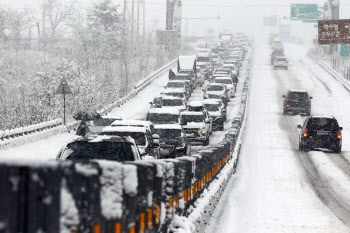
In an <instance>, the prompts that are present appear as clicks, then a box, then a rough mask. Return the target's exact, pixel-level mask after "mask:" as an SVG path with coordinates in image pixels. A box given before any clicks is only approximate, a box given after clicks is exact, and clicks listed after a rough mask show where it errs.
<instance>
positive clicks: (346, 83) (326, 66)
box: [318, 61, 350, 91]
mask: <svg viewBox="0 0 350 233" xmlns="http://www.w3.org/2000/svg"><path fill="white" fill-rule="evenodd" d="M318 64H319V65H320V66H321V67H322V68H323V69H324V70H326V71H327V72H328V73H329V74H330V75H332V76H333V77H334V79H336V80H337V81H338V82H339V83H341V84H342V85H343V86H344V88H346V89H347V90H348V91H350V82H349V80H347V79H346V78H344V76H343V75H342V74H341V73H339V72H338V71H336V70H334V69H332V68H331V67H330V66H329V64H327V63H326V62H324V61H318Z"/></svg>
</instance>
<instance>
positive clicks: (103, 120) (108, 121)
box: [92, 118, 117, 126]
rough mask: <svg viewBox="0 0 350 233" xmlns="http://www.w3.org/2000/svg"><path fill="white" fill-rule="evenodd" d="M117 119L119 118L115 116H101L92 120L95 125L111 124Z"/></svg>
mask: <svg viewBox="0 0 350 233" xmlns="http://www.w3.org/2000/svg"><path fill="white" fill-rule="evenodd" d="M116 120H117V119H115V118H101V119H98V120H94V121H93V122H92V125H94V126H110V125H111V124H112V123H113V122H114V121H116Z"/></svg>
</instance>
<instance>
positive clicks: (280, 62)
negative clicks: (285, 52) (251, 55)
mask: <svg viewBox="0 0 350 233" xmlns="http://www.w3.org/2000/svg"><path fill="white" fill-rule="evenodd" d="M288 62H289V61H288V60H287V58H286V57H285V56H277V57H276V58H275V60H274V62H273V69H274V70H275V69H277V68H281V69H285V70H288Z"/></svg>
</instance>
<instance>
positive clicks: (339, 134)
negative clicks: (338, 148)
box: [337, 130, 341, 139]
mask: <svg viewBox="0 0 350 233" xmlns="http://www.w3.org/2000/svg"><path fill="white" fill-rule="evenodd" d="M337 138H338V139H341V131H340V130H338V136H337Z"/></svg>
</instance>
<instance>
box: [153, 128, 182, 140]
mask: <svg viewBox="0 0 350 233" xmlns="http://www.w3.org/2000/svg"><path fill="white" fill-rule="evenodd" d="M155 132H156V134H158V135H159V137H160V138H180V137H181V130H180V129H155Z"/></svg>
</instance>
